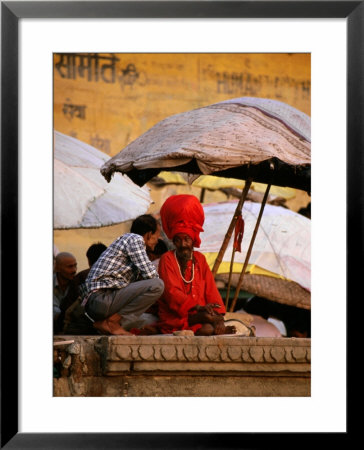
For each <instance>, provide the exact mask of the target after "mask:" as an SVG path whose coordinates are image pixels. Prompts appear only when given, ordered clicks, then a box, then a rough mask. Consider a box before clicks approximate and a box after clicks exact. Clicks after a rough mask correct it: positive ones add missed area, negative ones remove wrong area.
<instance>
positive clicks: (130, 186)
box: [53, 131, 151, 229]
mask: <svg viewBox="0 0 364 450" xmlns="http://www.w3.org/2000/svg"><path fill="white" fill-rule="evenodd" d="M108 159H110V157H109V156H108V155H106V154H104V153H103V152H101V151H99V150H97V149H96V148H94V147H92V146H90V145H88V144H86V143H84V142H81V141H80V140H78V139H75V138H73V137H70V136H67V135H65V134H62V133H60V132H58V131H55V132H54V210H53V213H54V223H53V227H54V229H71V228H99V227H103V226H108V225H113V224H117V223H121V222H125V221H127V220H132V219H134V218H135V217H137V216H139V215H141V214H144V213H145V212H146V211H147V209H148V208H149V205H150V204H151V198H150V194H149V191H148V190H147V189H146V188H140V187H139V186H137V185H136V184H135V183H133V182H132V181H131V180H130V179H129V177H128V176H126V175H124V176H122V175H121V174H117V175H116V176H115V182H114V183H112V184H108V183H107V182H106V180H105V179H104V177H103V176H102V175H101V173H100V168H101V166H102V165H103V164H104V163H105V162H106V161H107V160H108Z"/></svg>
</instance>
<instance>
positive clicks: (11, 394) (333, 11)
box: [1, 0, 364, 449]
mask: <svg viewBox="0 0 364 450" xmlns="http://www.w3.org/2000/svg"><path fill="white" fill-rule="evenodd" d="M236 17H243V18H268V19H271V18H292V19H294V18H345V19H346V20H347V80H348V84H347V210H346V217H347V274H346V275H347V313H349V312H350V311H349V308H348V303H349V302H348V300H349V298H351V299H353V297H354V293H356V292H359V293H361V292H362V289H360V288H359V283H358V281H359V280H360V279H361V278H362V274H363V273H364V271H363V268H364V267H363V239H362V238H363V211H364V208H363V198H364V197H363V193H364V191H363V178H362V173H363V169H364V166H363V154H364V153H363V144H364V137H363V136H364V135H363V123H364V89H363V85H364V46H363V43H364V2H363V1H329V0H327V1H168V2H165V1H160V2H158V1H115V2H107V1H105V2H102V1H92V2H90V1H80V2H77V1H72V2H63V1H55V2H50V1H38V2H33V1H23V2H22V1H8V2H7V1H4V2H1V448H9V449H26V448H27V449H84V448H87V449H96V448H102V449H108V448H113V449H116V448H127V449H136V448H153V449H163V448H173V449H182V448H196V449H202V448H209V449H220V448H221V449H226V448H262V447H266V446H267V445H270V446H271V445H274V444H276V443H279V446H280V447H284V446H287V447H288V446H290V447H294V446H296V444H297V443H298V442H299V444H300V445H302V444H305V443H309V442H312V441H311V439H312V436H309V435H308V434H303V435H300V436H297V434H286V435H285V437H284V442H283V441H282V437H281V436H280V434H279V433H277V434H268V433H266V434H258V433H251V434H249V433H248V434H243V433H168V432H167V431H168V430H166V433H137V434H135V433H110V434H109V433H107V437H106V436H105V434H104V433H65V434H61V433H35V434H33V433H19V432H18V412H19V411H18V400H19V398H18V340H17V335H18V323H17V317H18V303H17V299H18V282H19V280H18V271H17V267H18V263H19V256H18V255H19V250H20V248H19V244H18V183H19V180H18V79H19V74H18V52H19V41H18V22H19V19H22V18H236ZM353 249H355V250H356V252H355V254H354V251H353ZM358 249H359V251H360V254H359V255H357V250H358ZM358 256H359V258H358ZM354 300H355V298H354ZM9 337H10V338H9ZM348 337H349V336H348ZM348 348H350V342H349V340H348ZM348 362H349V360H348ZM347 367H348V366H347ZM95 413H96V414H100V416H102V412H101V411H99V412H98V411H95ZM222 413H223V412H222ZM218 414H219V412H218V411H217V415H218ZM242 420H243V417H242ZM257 420H258V418H257ZM347 423H348V428H347V432H346V433H337V435H335V436H334V438H335V442H336V443H337V444H338V445H340V443H341V441H342V440H343V439H347V438H348V437H349V436H351V431H352V429H351V425H350V424H351V421H350V409H349V408H348V415H347ZM321 437H322V438H323V440H325V443H327V435H321ZM318 438H320V434H316V436H315V443H317V439H318ZM320 440H321V439H320ZM268 442H269V444H268ZM264 444H265V445H264Z"/></svg>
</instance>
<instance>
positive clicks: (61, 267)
mask: <svg viewBox="0 0 364 450" xmlns="http://www.w3.org/2000/svg"><path fill="white" fill-rule="evenodd" d="M55 272H56V273H57V275H58V277H60V278H61V279H63V280H73V278H74V277H75V275H76V273H77V261H76V258H75V257H74V256H73V255H72V253H68V252H61V253H58V254H57V256H56V261H55Z"/></svg>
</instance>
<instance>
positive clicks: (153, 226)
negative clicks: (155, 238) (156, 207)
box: [130, 214, 158, 236]
mask: <svg viewBox="0 0 364 450" xmlns="http://www.w3.org/2000/svg"><path fill="white" fill-rule="evenodd" d="M157 225H158V222H157V220H156V219H155V218H154V217H153V216H152V215H151V214H143V215H142V216H139V217H137V218H136V219H135V220H134V221H133V223H132V224H131V228H130V233H135V234H139V235H140V236H144V235H145V234H146V233H148V232H149V231H151V232H152V233H153V234H154V233H155V232H156V231H157Z"/></svg>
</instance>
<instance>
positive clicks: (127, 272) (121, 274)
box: [86, 233, 159, 293]
mask: <svg viewBox="0 0 364 450" xmlns="http://www.w3.org/2000/svg"><path fill="white" fill-rule="evenodd" d="M158 277H159V275H158V272H157V271H156V269H155V266H154V264H153V263H152V262H151V261H150V259H149V258H148V255H147V252H146V249H145V243H144V239H143V237H142V236H139V235H138V234H134V233H126V234H124V235H123V236H120V237H119V238H118V239H116V240H115V241H114V242H113V243H112V244H111V245H110V246H109V247H108V248H107V249H106V250H105V251H104V252H103V253H102V254H101V256H100V257H99V259H98V260H97V261H96V262H95V264H93V266H92V267H91V269H90V273H89V274H88V277H87V279H86V289H87V293H90V292H92V291H95V290H97V289H121V288H123V287H125V286H127V285H128V284H130V283H132V282H133V281H137V280H138V279H140V278H141V279H148V278H158Z"/></svg>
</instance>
